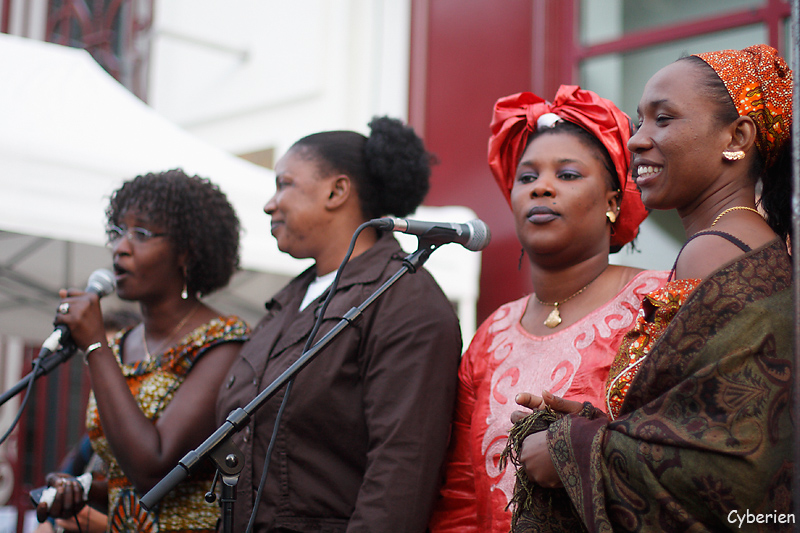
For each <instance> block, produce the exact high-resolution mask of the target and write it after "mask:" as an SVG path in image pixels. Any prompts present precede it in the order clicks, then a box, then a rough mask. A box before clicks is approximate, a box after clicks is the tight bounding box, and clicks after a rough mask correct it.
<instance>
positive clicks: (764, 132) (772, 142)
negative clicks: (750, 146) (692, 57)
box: [696, 44, 792, 167]
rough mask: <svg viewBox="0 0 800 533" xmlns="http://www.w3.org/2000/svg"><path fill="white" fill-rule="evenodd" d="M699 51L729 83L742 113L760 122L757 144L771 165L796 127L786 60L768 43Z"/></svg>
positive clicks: (726, 85) (726, 86)
mask: <svg viewBox="0 0 800 533" xmlns="http://www.w3.org/2000/svg"><path fill="white" fill-rule="evenodd" d="M696 55H697V57H699V58H700V59H702V60H703V61H705V62H706V63H707V64H708V66H710V67H711V68H713V69H714V72H716V73H717V76H719V77H720V79H721V80H722V82H723V83H724V84H725V88H726V89H728V93H729V94H730V95H731V99H732V100H733V105H735V106H736V110H737V111H738V112H739V116H747V117H750V118H752V119H753V121H754V122H755V123H756V126H758V134H757V136H756V147H757V148H758V152H759V153H760V154H761V157H763V158H764V161H765V163H766V165H767V167H769V166H771V165H772V163H774V162H775V158H776V156H777V155H778V153H779V152H780V149H781V148H782V147H783V145H784V144H785V143H786V141H787V139H788V138H789V135H790V134H791V129H792V71H791V69H789V66H788V65H787V64H786V61H784V60H783V58H782V57H780V56H779V55H778V51H777V50H775V49H774V48H772V47H771V46H767V45H765V44H756V45H754V46H748V47H747V48H745V49H744V50H720V51H719V52H708V53H706V54H696Z"/></svg>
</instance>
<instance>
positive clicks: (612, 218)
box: [606, 209, 617, 224]
mask: <svg viewBox="0 0 800 533" xmlns="http://www.w3.org/2000/svg"><path fill="white" fill-rule="evenodd" d="M606 217H608V221H609V222H611V223H612V224H613V223H614V222H616V221H617V214H616V213H615V212H614V211H612V210H611V209H609V210H608V211H606Z"/></svg>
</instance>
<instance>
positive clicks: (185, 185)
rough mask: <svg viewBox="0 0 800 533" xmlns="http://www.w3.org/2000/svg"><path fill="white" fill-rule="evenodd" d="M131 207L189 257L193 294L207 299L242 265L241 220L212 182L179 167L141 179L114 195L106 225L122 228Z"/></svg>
mask: <svg viewBox="0 0 800 533" xmlns="http://www.w3.org/2000/svg"><path fill="white" fill-rule="evenodd" d="M130 209H136V210H139V211H141V212H142V214H144V215H146V216H148V217H149V218H150V219H152V221H153V223H154V224H158V225H162V226H164V227H165V228H166V233H167V234H168V236H169V239H170V241H171V243H172V245H173V246H174V247H175V250H176V252H177V253H178V254H183V253H185V254H186V256H187V262H186V286H187V290H188V291H189V292H190V293H192V294H195V293H198V294H200V295H202V296H205V295H207V294H210V293H212V292H214V291H216V290H218V289H221V288H222V287H225V286H226V285H227V284H228V282H229V281H230V279H231V276H233V273H234V272H235V271H236V269H237V268H238V267H239V231H240V224H239V218H238V217H237V216H236V212H235V211H234V210H233V207H232V206H231V204H230V203H229V202H228V199H227V197H226V196H225V194H224V193H223V192H222V191H220V189H219V187H218V186H217V185H215V184H213V183H211V182H210V181H209V180H207V179H205V178H201V177H199V176H191V177H190V176H187V175H186V174H185V173H184V172H183V170H181V169H174V170H168V171H166V172H158V173H148V174H144V175H142V176H137V177H136V178H134V179H133V180H130V181H126V182H125V183H124V184H123V185H122V187H120V188H119V189H117V190H116V191H114V193H113V194H112V195H111V201H110V202H109V205H108V208H107V209H106V218H107V219H108V223H109V224H114V225H119V221H120V219H121V218H122V217H123V216H124V215H125V213H126V212H127V211H128V210H130Z"/></svg>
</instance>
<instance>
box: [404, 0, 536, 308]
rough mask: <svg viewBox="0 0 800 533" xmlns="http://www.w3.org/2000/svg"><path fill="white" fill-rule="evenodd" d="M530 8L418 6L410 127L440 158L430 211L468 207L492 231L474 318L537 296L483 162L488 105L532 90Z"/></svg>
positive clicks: (510, 4)
mask: <svg viewBox="0 0 800 533" xmlns="http://www.w3.org/2000/svg"><path fill="white" fill-rule="evenodd" d="M532 4H533V3H532V2H531V0H501V1H493V2H486V1H478V0H414V1H413V2H412V21H413V22H412V34H411V47H412V52H411V94H410V106H409V111H410V112H409V121H410V122H411V125H412V126H414V127H415V129H417V131H418V132H420V134H421V135H422V136H423V137H424V139H425V143H426V146H427V147H428V149H429V150H430V151H432V152H433V153H434V154H436V156H437V157H438V158H439V160H440V163H439V164H438V165H437V166H436V167H434V170H433V177H432V183H431V191H430V193H429V194H428V197H427V198H426V201H425V202H426V204H429V205H465V206H467V207H469V208H471V209H473V210H474V211H475V212H476V213H477V215H478V217H479V218H480V219H482V220H483V221H485V222H486V223H487V224H488V225H489V226H490V228H491V231H492V242H491V244H490V245H489V246H488V247H487V248H486V249H485V250H484V252H483V266H482V273H481V287H480V290H481V292H480V299H479V302H478V320H479V321H482V320H483V319H485V318H486V317H487V316H488V315H489V313H491V312H492V311H493V310H494V309H496V308H497V307H498V306H500V305H501V304H503V303H506V302H508V301H511V300H514V299H516V298H519V297H521V296H523V295H525V294H527V293H529V292H530V291H531V286H530V281H529V280H528V274H527V269H526V267H525V266H523V269H522V271H521V272H520V271H518V269H517V266H518V264H519V256H520V250H521V249H520V245H519V243H518V241H517V237H516V234H515V232H514V226H513V222H512V218H511V212H510V210H509V207H508V204H507V203H506V201H505V199H504V198H503V196H502V194H501V193H500V191H499V189H498V188H497V186H496V185H495V183H494V179H493V177H492V174H491V172H490V171H489V167H488V164H487V162H486V147H487V141H488V138H489V121H490V119H491V113H492V106H493V105H494V102H495V101H496V100H497V99H498V98H500V97H501V96H505V95H507V94H512V93H515V92H520V91H525V90H530V86H531V68H532V67H531V65H532V58H531V48H532V35H531V20H532V16H533V15H532Z"/></svg>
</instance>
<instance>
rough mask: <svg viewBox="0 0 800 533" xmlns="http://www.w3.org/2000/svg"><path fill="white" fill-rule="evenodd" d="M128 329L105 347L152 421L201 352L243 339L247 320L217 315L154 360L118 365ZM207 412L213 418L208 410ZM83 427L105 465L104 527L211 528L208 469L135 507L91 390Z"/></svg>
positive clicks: (213, 513) (215, 513) (213, 507)
mask: <svg viewBox="0 0 800 533" xmlns="http://www.w3.org/2000/svg"><path fill="white" fill-rule="evenodd" d="M129 331H130V329H128V330H125V331H122V332H120V333H118V334H117V335H116V336H115V338H114V340H113V341H112V345H111V350H112V351H113V353H114V356H115V357H116V358H117V363H119V365H120V368H121V369H122V375H123V376H124V377H125V380H126V381H127V383H128V387H129V388H130V391H131V394H132V395H133V397H134V398H135V399H136V403H137V404H138V405H139V408H140V409H141V410H142V412H143V413H144V414H145V416H147V418H149V419H150V420H152V421H153V422H154V423H155V421H156V420H158V418H159V416H160V415H161V413H163V411H164V409H166V407H167V406H168V405H169V403H170V402H171V401H172V398H173V397H174V396H175V392H176V391H177V389H178V387H179V386H180V385H181V383H183V380H184V379H185V378H186V375H187V374H188V373H189V372H190V371H191V369H192V367H193V366H194V364H195V363H196V362H197V361H198V360H200V358H201V357H202V356H203V354H205V353H206V352H207V351H208V350H209V349H210V348H213V347H214V346H217V345H219V344H222V343H226V342H244V341H246V340H247V338H248V334H249V331H248V328H247V324H245V323H244V321H243V320H241V319H240V318H238V317H236V316H229V317H218V318H215V319H213V320H211V321H210V322H208V323H206V324H203V325H202V326H199V327H198V328H196V329H195V330H194V331H192V332H191V333H189V334H188V335H186V336H185V337H184V338H183V339H181V340H180V342H178V344H177V345H175V346H173V347H172V348H170V349H169V350H168V351H166V352H164V353H163V354H161V355H160V356H159V357H157V358H155V359H154V360H152V361H144V360H142V361H137V362H136V363H133V364H130V365H123V364H122V358H121V347H122V344H123V341H124V339H125V336H126V335H127V334H128V333H129ZM213 392H215V391H213ZM209 416H213V413H210V414H209ZM86 427H87V429H88V432H89V438H90V439H91V441H92V447H93V448H94V450H95V452H97V454H98V455H99V456H100V457H101V458H102V459H103V460H104V461H105V462H106V464H107V465H108V509H109V511H108V531H110V532H123V531H126V532H127V531H131V532H132V531H137V532H153V533H155V532H163V531H172V532H181V531H215V530H216V526H217V518H218V517H219V506H218V505H217V504H209V503H207V502H206V501H205V499H204V495H205V493H206V492H207V491H208V490H209V489H210V488H211V481H212V478H213V475H214V470H213V468H208V469H206V470H200V471H198V472H196V473H193V474H192V476H191V477H190V478H188V479H187V480H185V481H184V482H183V483H181V484H180V485H178V486H177V487H176V488H175V489H174V490H173V491H172V492H170V493H169V494H168V495H167V496H166V497H165V498H164V499H163V500H162V501H161V503H160V504H159V505H158V506H157V507H156V508H155V509H153V510H152V511H151V512H147V511H145V510H144V509H142V508H141V506H140V505H139V495H138V494H137V493H136V490H135V488H134V487H133V484H132V483H131V482H130V481H129V480H128V478H127V477H126V476H125V474H124V473H123V472H122V470H121V469H120V467H119V464H118V463H117V461H116V458H115V457H114V454H113V452H112V450H111V447H110V446H109V444H108V441H107V440H106V437H105V433H104V432H103V427H102V425H101V423H100V416H99V413H98V410H97V403H96V401H95V397H94V393H92V394H91V395H90V396H89V404H88V406H87V411H86ZM187 451H188V450H187Z"/></svg>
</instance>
